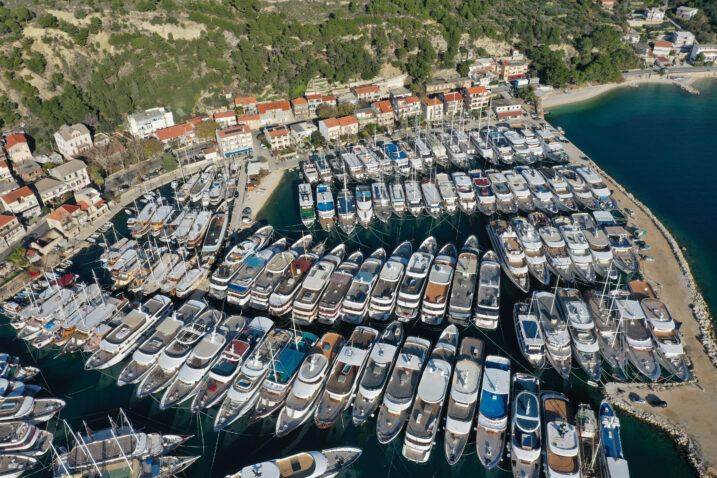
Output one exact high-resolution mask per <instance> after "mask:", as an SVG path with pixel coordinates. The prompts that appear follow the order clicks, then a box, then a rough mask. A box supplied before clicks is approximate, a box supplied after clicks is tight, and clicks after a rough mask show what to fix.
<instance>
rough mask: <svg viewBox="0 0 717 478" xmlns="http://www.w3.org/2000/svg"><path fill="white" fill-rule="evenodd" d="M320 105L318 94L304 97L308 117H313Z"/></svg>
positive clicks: (319, 95)
mask: <svg viewBox="0 0 717 478" xmlns="http://www.w3.org/2000/svg"><path fill="white" fill-rule="evenodd" d="M322 103H323V101H322V100H321V94H320V93H314V94H310V95H306V104H307V106H308V109H309V114H310V115H312V116H313V115H315V114H316V111H317V110H318V109H319V107H320V106H321V104H322Z"/></svg>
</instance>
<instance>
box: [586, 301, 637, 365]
mask: <svg viewBox="0 0 717 478" xmlns="http://www.w3.org/2000/svg"><path fill="white" fill-rule="evenodd" d="M628 297H629V293H628V292H627V291H624V290H620V289H616V290H613V291H607V290H606V291H605V292H602V293H601V292H597V291H594V290H586V291H584V292H583V300H585V303H586V304H587V305H588V308H589V309H590V313H591V314H592V317H593V320H594V322H595V330H596V331H597V340H598V344H599V345H600V353H601V355H602V357H603V359H604V360H605V362H607V363H608V365H610V367H612V368H613V370H618V371H619V372H620V374H621V375H625V370H626V366H627V362H628V359H627V345H626V344H625V334H623V330H622V327H621V326H620V321H619V313H618V311H617V307H616V305H615V303H616V301H617V300H619V299H626V298H628Z"/></svg>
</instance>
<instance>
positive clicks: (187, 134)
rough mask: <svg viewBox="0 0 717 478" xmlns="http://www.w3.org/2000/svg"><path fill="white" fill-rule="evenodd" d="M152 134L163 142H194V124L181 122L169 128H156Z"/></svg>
mask: <svg viewBox="0 0 717 478" xmlns="http://www.w3.org/2000/svg"><path fill="white" fill-rule="evenodd" d="M152 136H154V137H155V138H157V139H158V140H160V141H161V142H162V143H163V144H169V143H172V142H177V143H179V144H188V143H192V142H194V140H195V139H196V136H195V135H194V125H193V124H192V123H189V122H187V123H182V124H178V125H174V126H170V127H169V128H162V129H158V130H157V131H155V132H154V133H152Z"/></svg>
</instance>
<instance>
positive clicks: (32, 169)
mask: <svg viewBox="0 0 717 478" xmlns="http://www.w3.org/2000/svg"><path fill="white" fill-rule="evenodd" d="M13 169H14V170H15V176H17V177H19V178H20V179H22V180H23V181H25V182H26V183H27V182H30V181H34V180H36V179H37V178H39V177H40V176H42V166H40V165H39V164H37V163H36V162H35V161H33V160H31V159H28V160H25V161H23V162H21V163H15V164H14V165H13Z"/></svg>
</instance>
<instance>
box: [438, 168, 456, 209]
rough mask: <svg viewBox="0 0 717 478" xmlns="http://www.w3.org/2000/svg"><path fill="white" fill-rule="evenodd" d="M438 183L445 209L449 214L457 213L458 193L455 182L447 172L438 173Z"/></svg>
mask: <svg viewBox="0 0 717 478" xmlns="http://www.w3.org/2000/svg"><path fill="white" fill-rule="evenodd" d="M436 185H437V186H438V191H439V192H440V193H441V198H442V199H443V209H444V210H445V211H446V212H447V213H448V214H451V215H453V214H455V213H456V211H458V193H457V192H456V187H455V184H453V181H451V179H450V177H449V176H448V175H447V174H446V173H440V174H437V175H436Z"/></svg>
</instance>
